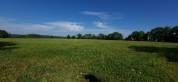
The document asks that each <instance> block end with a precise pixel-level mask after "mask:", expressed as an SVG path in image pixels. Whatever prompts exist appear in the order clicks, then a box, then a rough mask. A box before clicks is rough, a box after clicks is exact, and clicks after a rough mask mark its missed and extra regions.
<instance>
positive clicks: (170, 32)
mask: <svg viewBox="0 0 178 82" xmlns="http://www.w3.org/2000/svg"><path fill="white" fill-rule="evenodd" d="M126 39H127V40H134V41H157V42H178V26H175V27H172V28H171V27H157V28H154V29H152V30H151V31H150V32H147V33H144V32H143V31H139V32H138V31H134V32H133V33H132V34H131V35H129V36H128V37H127V38H126Z"/></svg>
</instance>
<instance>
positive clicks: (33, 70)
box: [0, 38, 178, 82]
mask: <svg viewBox="0 0 178 82" xmlns="http://www.w3.org/2000/svg"><path fill="white" fill-rule="evenodd" d="M177 55H178V44H177V43H164V42H137V41H118V40H115V41H114V40H89V39H33V38H28V39H18V38H11V39H10V38H9V39H0V82H177V81H178V61H177V60H178V56H177Z"/></svg>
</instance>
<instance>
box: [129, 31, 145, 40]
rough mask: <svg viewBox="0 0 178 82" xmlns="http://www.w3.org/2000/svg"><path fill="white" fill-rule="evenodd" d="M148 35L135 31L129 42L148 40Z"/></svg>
mask: <svg viewBox="0 0 178 82" xmlns="http://www.w3.org/2000/svg"><path fill="white" fill-rule="evenodd" d="M146 36H147V35H146V34H145V33H144V32H143V31H134V32H132V34H131V35H129V36H128V38H127V39H128V40H135V41H144V40H146V39H147V38H146Z"/></svg>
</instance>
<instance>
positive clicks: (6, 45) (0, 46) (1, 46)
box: [0, 42, 18, 50]
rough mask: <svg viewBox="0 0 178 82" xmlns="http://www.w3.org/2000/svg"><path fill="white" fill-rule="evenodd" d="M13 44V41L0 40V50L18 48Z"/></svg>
mask: <svg viewBox="0 0 178 82" xmlns="http://www.w3.org/2000/svg"><path fill="white" fill-rule="evenodd" d="M15 45H17V44H16V43H13V42H0V50H12V49H16V48H18V47H14V46H15Z"/></svg>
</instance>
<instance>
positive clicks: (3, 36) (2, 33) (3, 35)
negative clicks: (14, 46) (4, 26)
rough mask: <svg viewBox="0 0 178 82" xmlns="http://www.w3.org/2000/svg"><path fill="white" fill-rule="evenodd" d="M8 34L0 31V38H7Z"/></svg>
mask: <svg viewBox="0 0 178 82" xmlns="http://www.w3.org/2000/svg"><path fill="white" fill-rule="evenodd" d="M8 37H9V34H8V32H6V31H5V30H0V38H8Z"/></svg>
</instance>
